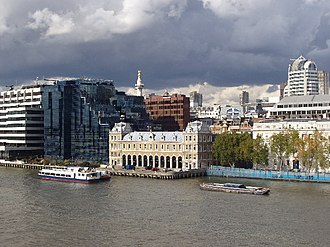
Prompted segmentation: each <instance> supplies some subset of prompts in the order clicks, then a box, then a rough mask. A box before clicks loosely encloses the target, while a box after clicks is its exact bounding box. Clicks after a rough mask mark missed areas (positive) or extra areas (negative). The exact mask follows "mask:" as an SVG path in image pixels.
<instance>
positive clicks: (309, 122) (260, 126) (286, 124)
mask: <svg viewBox="0 0 330 247" xmlns="http://www.w3.org/2000/svg"><path fill="white" fill-rule="evenodd" d="M292 129H294V130H298V131H299V135H300V137H302V136H304V135H310V134H313V132H314V131H315V130H318V131H320V132H322V134H323V136H324V137H326V138H327V137H329V136H330V120H329V119H286V120H281V119H266V120H263V121H260V122H256V123H254V124H253V128H252V133H253V138H254V139H255V138H257V136H261V137H262V138H263V139H264V140H265V141H266V142H269V140H270V138H271V136H272V135H275V134H278V133H281V132H283V131H287V130H292Z"/></svg>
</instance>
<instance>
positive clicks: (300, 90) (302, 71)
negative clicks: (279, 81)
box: [284, 56, 319, 97]
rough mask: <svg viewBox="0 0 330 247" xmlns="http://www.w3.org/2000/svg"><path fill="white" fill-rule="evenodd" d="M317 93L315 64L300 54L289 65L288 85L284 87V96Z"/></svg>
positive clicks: (317, 83)
mask: <svg viewBox="0 0 330 247" xmlns="http://www.w3.org/2000/svg"><path fill="white" fill-rule="evenodd" d="M317 94H319V81H318V72H317V67H316V64H315V63H314V62H313V61H310V60H307V59H306V58H304V57H303V56H300V57H298V58H297V59H295V60H294V61H293V62H292V63H291V64H290V65H289V68H288V85H287V86H286V87H285V89H284V96H285V97H286V96H294V95H317Z"/></svg>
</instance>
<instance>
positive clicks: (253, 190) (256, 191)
mask: <svg viewBox="0 0 330 247" xmlns="http://www.w3.org/2000/svg"><path fill="white" fill-rule="evenodd" d="M200 188H201V189H202V190H208V191H218V192H227V193H237V194H251V195H268V194H269V193H270V189H269V188H259V187H252V186H247V187H245V188H237V187H225V186H222V185H221V184H219V185H214V184H200Z"/></svg>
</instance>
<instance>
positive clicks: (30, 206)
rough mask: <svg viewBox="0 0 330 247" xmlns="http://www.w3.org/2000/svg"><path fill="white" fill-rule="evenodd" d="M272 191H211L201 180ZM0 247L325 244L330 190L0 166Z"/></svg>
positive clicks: (257, 182) (259, 182) (260, 182)
mask: <svg viewBox="0 0 330 247" xmlns="http://www.w3.org/2000/svg"><path fill="white" fill-rule="evenodd" d="M208 181H210V182H240V183H245V184H249V185H257V186H264V187H270V188H271V194H270V195H269V196H255V195H242V194H231V193H221V192H210V191H203V190H200V189H199V184H200V183H201V182H208ZM0 189H1V190H0V200H1V206H0V220H1V224H0V243H1V246H15V247H16V246H112V247H115V246H172V247H173V246H329V243H330V227H329V222H330V184H317V183H292V182H278V181H266V180H245V179H227V178H207V177H203V178H194V179H179V180H154V179H146V178H128V177H113V179H112V181H110V182H102V183H98V184H90V185H88V184H87V185H86V184H75V183H62V182H55V181H44V180H40V179H38V177H37V171H36V170H24V169H17V168H16V169H15V168H4V167H0Z"/></svg>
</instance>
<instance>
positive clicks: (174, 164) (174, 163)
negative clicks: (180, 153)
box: [172, 156, 176, 169]
mask: <svg viewBox="0 0 330 247" xmlns="http://www.w3.org/2000/svg"><path fill="white" fill-rule="evenodd" d="M172 168H174V169H175V168H176V157H175V156H173V157H172Z"/></svg>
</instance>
